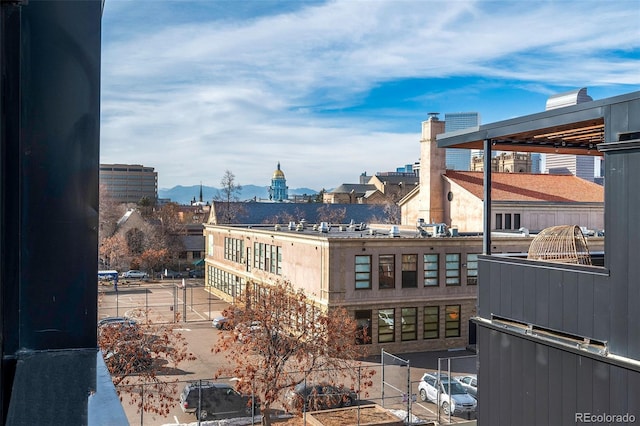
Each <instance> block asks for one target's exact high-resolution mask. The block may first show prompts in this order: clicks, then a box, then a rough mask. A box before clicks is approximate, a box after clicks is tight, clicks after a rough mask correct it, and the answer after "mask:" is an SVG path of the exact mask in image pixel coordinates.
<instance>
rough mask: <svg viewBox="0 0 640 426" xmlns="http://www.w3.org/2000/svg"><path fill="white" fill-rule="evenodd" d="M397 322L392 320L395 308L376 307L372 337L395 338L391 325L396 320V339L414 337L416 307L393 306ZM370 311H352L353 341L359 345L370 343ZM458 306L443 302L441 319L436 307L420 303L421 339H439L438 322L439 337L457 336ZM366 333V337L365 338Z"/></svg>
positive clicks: (381, 340)
mask: <svg viewBox="0 0 640 426" xmlns="http://www.w3.org/2000/svg"><path fill="white" fill-rule="evenodd" d="M397 311H398V312H397V313H398V314H399V318H398V319H399V321H396V309H394V308H389V309H379V310H378V333H377V336H376V339H377V342H378V343H389V342H394V341H395V339H396V329H395V326H396V324H397V323H398V322H399V323H400V325H401V326H400V327H401V328H400V340H401V341H403V342H406V341H411V340H418V331H419V329H420V327H419V324H418V308H417V307H409V308H400V309H397ZM372 315H373V311H372V310H360V311H355V320H356V322H357V324H358V329H359V330H360V333H359V334H358V336H357V338H356V341H357V343H359V344H370V343H372V341H373V340H374V339H373V336H372V324H373V322H372V320H373V317H372ZM461 316H462V315H461V306H460V305H445V306H444V318H440V306H424V307H422V333H421V338H422V339H424V340H431V339H439V338H440V336H441V334H440V332H441V330H440V328H441V325H444V330H443V331H444V333H443V336H444V337H445V338H451V337H460V318H461ZM365 336H366V337H365Z"/></svg>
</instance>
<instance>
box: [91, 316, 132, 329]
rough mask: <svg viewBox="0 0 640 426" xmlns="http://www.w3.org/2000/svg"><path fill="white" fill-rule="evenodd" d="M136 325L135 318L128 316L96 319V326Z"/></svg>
mask: <svg viewBox="0 0 640 426" xmlns="http://www.w3.org/2000/svg"><path fill="white" fill-rule="evenodd" d="M137 325H138V322H137V321H136V320H134V319H133V318H128V317H106V318H102V319H101V320H100V321H98V328H102V327H108V326H118V327H120V326H121V327H133V326H137Z"/></svg>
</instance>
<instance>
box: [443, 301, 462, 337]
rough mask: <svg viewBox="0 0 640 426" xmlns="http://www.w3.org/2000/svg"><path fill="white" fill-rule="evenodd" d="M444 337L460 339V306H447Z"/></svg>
mask: <svg viewBox="0 0 640 426" xmlns="http://www.w3.org/2000/svg"><path fill="white" fill-rule="evenodd" d="M444 329H445V331H444V337H460V305H447V306H445V320H444Z"/></svg>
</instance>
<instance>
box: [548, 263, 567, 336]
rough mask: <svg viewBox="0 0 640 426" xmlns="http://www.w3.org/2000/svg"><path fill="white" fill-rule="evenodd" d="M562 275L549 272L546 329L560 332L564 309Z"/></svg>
mask: <svg viewBox="0 0 640 426" xmlns="http://www.w3.org/2000/svg"><path fill="white" fill-rule="evenodd" d="M564 276H565V274H564V273H558V272H556V271H551V272H549V296H548V297H549V322H548V325H547V327H549V328H551V329H553V330H562V317H563V311H564V309H565V300H564V298H563V297H562V296H563V293H564Z"/></svg>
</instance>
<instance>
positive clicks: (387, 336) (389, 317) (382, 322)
mask: <svg viewBox="0 0 640 426" xmlns="http://www.w3.org/2000/svg"><path fill="white" fill-rule="evenodd" d="M394 319H395V309H380V310H379V311H378V343H388V342H393V341H394V340H395V338H394V327H393V324H394Z"/></svg>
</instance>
